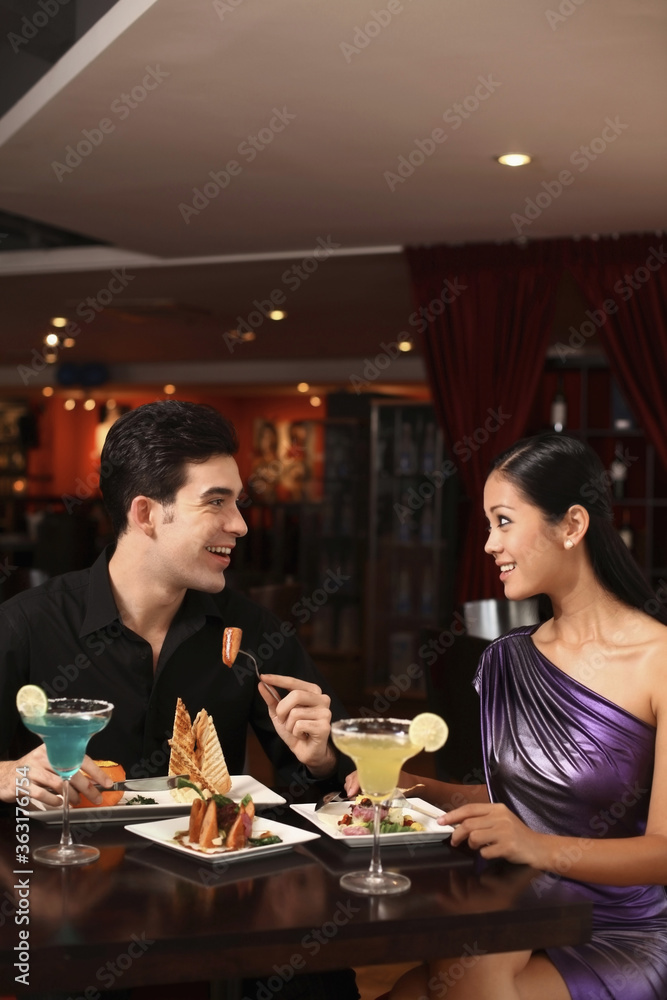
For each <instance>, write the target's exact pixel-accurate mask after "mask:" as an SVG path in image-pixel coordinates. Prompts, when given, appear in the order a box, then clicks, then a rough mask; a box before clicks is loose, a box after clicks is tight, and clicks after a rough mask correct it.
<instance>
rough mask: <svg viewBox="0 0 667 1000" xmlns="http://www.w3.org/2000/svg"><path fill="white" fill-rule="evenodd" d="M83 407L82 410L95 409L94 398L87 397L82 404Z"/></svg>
mask: <svg viewBox="0 0 667 1000" xmlns="http://www.w3.org/2000/svg"><path fill="white" fill-rule="evenodd" d="M83 408H84V410H94V409H95V400H94V399H87V400H86V402H85V403H84V404H83Z"/></svg>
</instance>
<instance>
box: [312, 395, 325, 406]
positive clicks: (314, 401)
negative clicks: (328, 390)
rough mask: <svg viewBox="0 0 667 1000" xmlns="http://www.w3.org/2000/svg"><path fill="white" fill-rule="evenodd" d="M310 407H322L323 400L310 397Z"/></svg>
mask: <svg viewBox="0 0 667 1000" xmlns="http://www.w3.org/2000/svg"><path fill="white" fill-rule="evenodd" d="M310 405H311V406H321V405H322V400H321V399H320V397H319V396H311V397H310Z"/></svg>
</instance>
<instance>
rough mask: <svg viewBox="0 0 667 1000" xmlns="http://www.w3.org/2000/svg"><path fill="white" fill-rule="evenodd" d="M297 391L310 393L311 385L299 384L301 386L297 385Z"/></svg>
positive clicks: (306, 383)
mask: <svg viewBox="0 0 667 1000" xmlns="http://www.w3.org/2000/svg"><path fill="white" fill-rule="evenodd" d="M297 389H298V391H299V392H308V390H309V389H310V385H309V383H308V382H299V384H298V385H297Z"/></svg>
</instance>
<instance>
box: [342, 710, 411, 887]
mask: <svg viewBox="0 0 667 1000" xmlns="http://www.w3.org/2000/svg"><path fill="white" fill-rule="evenodd" d="M409 730H410V720H409V719H374V718H368V719H342V720H341V721H340V722H333V723H332V724H331V738H332V740H333V742H334V744H335V746H337V747H338V749H339V750H340V752H341V753H344V754H346V756H348V757H351V758H352V760H353V761H354V763H355V764H356V765H357V771H358V776H359V785H360V786H361V791H362V792H363V794H364V795H365V796H366V797H367V798H369V799H370V800H371V802H372V803H373V852H372V855H371V863H370V866H369V868H368V869H367V870H366V871H357V872H348V873H347V874H346V875H343V877H342V878H341V880H340V884H341V886H342V887H343V888H344V889H348V890H349V891H350V892H358V893H362V894H363V895H367V896H375V895H383V896H384V895H388V894H390V893H397V892H405V890H406V889H409V888H410V879H409V878H407V877H406V876H405V875H399V874H398V873H396V872H386V871H383V868H382V862H381V860H380V806H381V804H382V802H384V801H385V799H388V798H390V796H391V795H393V793H394V789H395V788H396V786H397V784H398V776H399V774H400V770H401V767H402V766H403V764H404V763H405V761H406V760H408V759H409V758H410V757H414V755H415V754H417V753H419V751H420V750H423V749H424V744H423V743H421V744H417V743H413V742H412V740H411V739H410V733H409Z"/></svg>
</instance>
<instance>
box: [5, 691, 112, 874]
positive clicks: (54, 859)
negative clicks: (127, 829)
mask: <svg viewBox="0 0 667 1000" xmlns="http://www.w3.org/2000/svg"><path fill="white" fill-rule="evenodd" d="M112 711H113V705H112V704H111V702H109V701H93V700H90V699H87V698H49V700H48V708H47V710H46V712H43V713H41V714H27V713H26V712H24V711H21V713H20V714H21V719H22V721H23V725H24V726H25V727H26V729H29V730H30V732H31V733H36V734H37V735H38V736H41V738H42V739H43V740H44V745H45V746H46V756H47V757H48V758H49V764H50V765H51V767H52V768H53V770H54V771H55V772H56V774H58V775H60V777H61V778H62V779H63V791H62V796H63V829H62V836H61V838H60V843H59V844H53V845H52V846H49V847H38V848H37V850H35V851H33V852H32V856H33V858H34V860H35V861H41V862H42V864H45V865H85V864H89V862H91V861H97V859H98V858H99V856H100V852H99V851H98V850H97V848H96V847H90V846H89V845H84V844H74V843H72V836H71V834H70V830H69V783H70V778H72V777H73V776H74V775H75V774H76V773H77V771H78V770H79V769H80V767H81V764H82V763H83V758H84V755H85V753H86V747H87V745H88V740H89V739H90V737H91V736H93V735H94V734H95V733H99V732H100V730H101V729H104V727H105V726H106V724H107V722H108V721H109V719H110V718H111V713H112Z"/></svg>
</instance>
